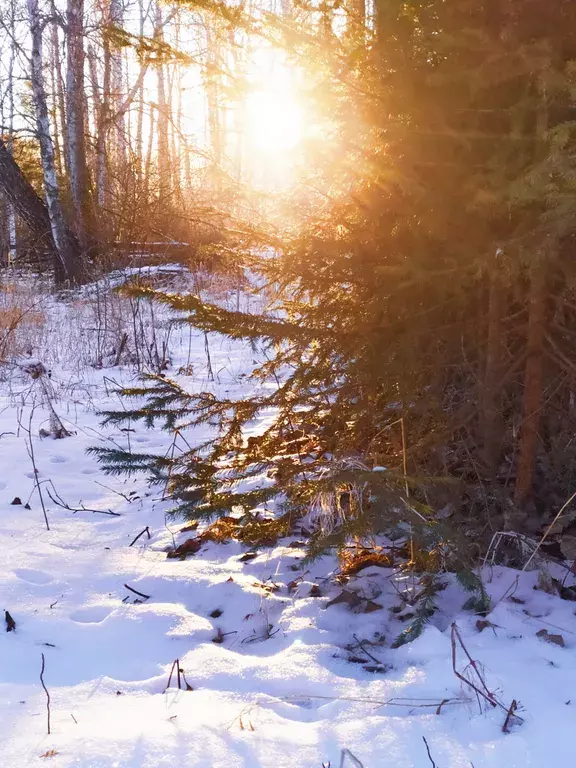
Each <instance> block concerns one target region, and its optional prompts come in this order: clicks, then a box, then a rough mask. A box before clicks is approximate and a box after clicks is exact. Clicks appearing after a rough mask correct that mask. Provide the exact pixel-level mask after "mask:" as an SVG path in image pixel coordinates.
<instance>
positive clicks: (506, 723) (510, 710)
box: [502, 699, 518, 733]
mask: <svg viewBox="0 0 576 768" xmlns="http://www.w3.org/2000/svg"><path fill="white" fill-rule="evenodd" d="M517 709H518V702H517V701H516V699H512V704H510V706H509V708H508V712H507V713H506V720H504V725H503V726H502V733H510V721H511V720H512V718H513V717H518V716H517V715H516V710H517Z"/></svg>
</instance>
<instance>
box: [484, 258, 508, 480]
mask: <svg viewBox="0 0 576 768" xmlns="http://www.w3.org/2000/svg"><path fill="white" fill-rule="evenodd" d="M489 279H490V287H489V295H488V328H487V338H486V368H485V371H484V386H483V389H482V438H483V443H484V459H485V461H486V466H487V468H488V470H489V472H490V474H493V473H494V472H495V470H496V467H497V464H498V460H499V457H500V451H501V448H502V431H503V422H502V414H501V403H500V395H499V391H498V382H499V379H500V376H501V375H502V358H503V328H502V315H503V311H504V298H505V297H504V291H503V288H502V285H501V283H500V280H499V275H498V265H495V266H494V268H493V270H492V274H491V275H490V278H489Z"/></svg>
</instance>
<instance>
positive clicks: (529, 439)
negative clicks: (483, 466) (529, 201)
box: [514, 267, 546, 507]
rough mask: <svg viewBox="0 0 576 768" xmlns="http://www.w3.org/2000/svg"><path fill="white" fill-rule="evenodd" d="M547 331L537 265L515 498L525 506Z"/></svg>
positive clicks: (532, 286) (530, 484) (540, 271)
mask: <svg viewBox="0 0 576 768" xmlns="http://www.w3.org/2000/svg"><path fill="white" fill-rule="evenodd" d="M545 331H546V282H545V277H544V269H543V268H542V267H537V268H536V270H535V271H534V273H533V274H532V277H531V282H530V297H529V318H528V336H527V351H528V358H527V360H526V367H525V369H524V398H523V402H522V425H521V430H520V445H519V447H518V453H519V458H518V471H517V475H516V486H515V492H514V501H515V502H516V505H517V506H518V507H525V506H526V504H527V503H528V502H529V501H530V500H531V497H532V491H533V480H534V469H535V464H536V456H537V451H538V430H539V426H540V412H541V409H542V394H543V381H544V336H545Z"/></svg>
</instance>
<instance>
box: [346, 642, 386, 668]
mask: <svg viewBox="0 0 576 768" xmlns="http://www.w3.org/2000/svg"><path fill="white" fill-rule="evenodd" d="M352 637H353V638H354V640H356V642H357V643H358V647H359V648H361V649H362V650H363V651H364V653H365V654H366V656H368V658H370V659H372V661H375V662H376V664H382V662H381V661H380V659H377V658H376V656H372V654H371V653H369V651H367V650H366V648H364V640H359V639H358V638H357V637H356V635H352Z"/></svg>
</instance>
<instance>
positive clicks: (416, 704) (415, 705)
mask: <svg viewBox="0 0 576 768" xmlns="http://www.w3.org/2000/svg"><path fill="white" fill-rule="evenodd" d="M282 699H283V700H284V701H294V700H296V701H300V700H302V699H313V700H318V701H353V702H357V703H360V704H375V705H376V706H377V707H407V708H408V709H436V710H437V709H438V707H439V706H440V705H442V706H443V707H445V706H447V705H448V704H467V703H469V702H470V701H471V699H465V698H453V699H443V700H442V701H438V699H408V698H407V699H403V698H402V697H396V696H395V697H393V698H391V699H388V701H381V700H378V699H368V698H359V697H354V696H317V695H311V694H308V693H306V694H302V695H301V696H296V695H294V696H283V697H282Z"/></svg>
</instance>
